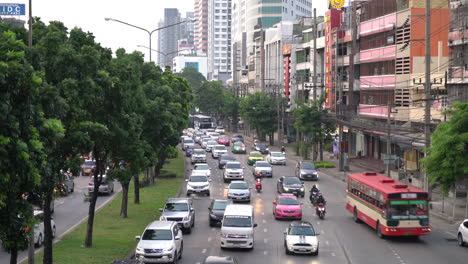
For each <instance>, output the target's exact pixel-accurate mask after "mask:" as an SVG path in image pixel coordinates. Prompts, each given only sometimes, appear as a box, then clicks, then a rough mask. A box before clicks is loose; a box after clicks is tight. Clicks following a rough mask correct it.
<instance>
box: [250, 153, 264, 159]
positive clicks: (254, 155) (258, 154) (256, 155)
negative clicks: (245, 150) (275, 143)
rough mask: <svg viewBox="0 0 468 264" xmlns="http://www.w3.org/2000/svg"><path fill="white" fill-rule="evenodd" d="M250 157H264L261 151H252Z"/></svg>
mask: <svg viewBox="0 0 468 264" xmlns="http://www.w3.org/2000/svg"><path fill="white" fill-rule="evenodd" d="M250 157H254V158H258V157H263V156H262V154H260V153H250Z"/></svg>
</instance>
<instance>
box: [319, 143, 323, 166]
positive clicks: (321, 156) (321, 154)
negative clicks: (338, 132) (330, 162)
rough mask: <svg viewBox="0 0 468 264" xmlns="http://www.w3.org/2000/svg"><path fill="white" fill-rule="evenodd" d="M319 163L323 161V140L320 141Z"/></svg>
mask: <svg viewBox="0 0 468 264" xmlns="http://www.w3.org/2000/svg"><path fill="white" fill-rule="evenodd" d="M320 161H323V139H322V140H320Z"/></svg>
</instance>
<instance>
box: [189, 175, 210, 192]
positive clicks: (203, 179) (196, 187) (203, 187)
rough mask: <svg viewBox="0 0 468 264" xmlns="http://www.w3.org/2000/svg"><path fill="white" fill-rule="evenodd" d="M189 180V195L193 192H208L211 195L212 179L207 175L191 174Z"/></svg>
mask: <svg viewBox="0 0 468 264" xmlns="http://www.w3.org/2000/svg"><path fill="white" fill-rule="evenodd" d="M185 181H186V182H187V196H189V195H190V194H192V193H200V194H206V195H207V196H210V181H211V179H209V178H208V176H206V175H193V174H192V175H191V176H190V177H189V178H188V179H186V180H185Z"/></svg>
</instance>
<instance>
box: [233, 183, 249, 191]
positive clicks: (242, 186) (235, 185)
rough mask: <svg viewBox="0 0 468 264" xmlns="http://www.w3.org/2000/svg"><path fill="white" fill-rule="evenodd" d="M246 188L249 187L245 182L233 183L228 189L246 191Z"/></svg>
mask: <svg viewBox="0 0 468 264" xmlns="http://www.w3.org/2000/svg"><path fill="white" fill-rule="evenodd" d="M248 188H249V186H248V185H247V183H245V182H233V183H231V185H229V189H236V190H240V189H248Z"/></svg>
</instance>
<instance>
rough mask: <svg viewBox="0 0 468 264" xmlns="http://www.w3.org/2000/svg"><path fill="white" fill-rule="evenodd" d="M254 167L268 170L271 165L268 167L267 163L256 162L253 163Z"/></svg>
mask: <svg viewBox="0 0 468 264" xmlns="http://www.w3.org/2000/svg"><path fill="white" fill-rule="evenodd" d="M255 167H267V168H270V167H271V165H270V163H268V162H261V161H260V162H259V161H257V162H256V163H255Z"/></svg>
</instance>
